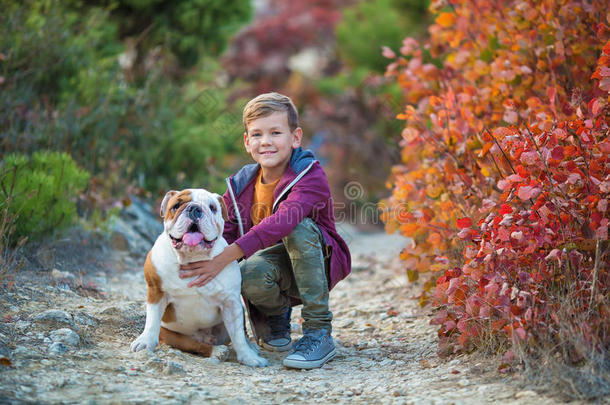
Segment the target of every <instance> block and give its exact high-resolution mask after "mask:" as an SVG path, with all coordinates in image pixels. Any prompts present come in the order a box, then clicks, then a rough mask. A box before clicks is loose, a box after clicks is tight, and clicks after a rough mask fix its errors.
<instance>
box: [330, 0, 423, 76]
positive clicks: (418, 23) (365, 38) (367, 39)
mask: <svg viewBox="0 0 610 405" xmlns="http://www.w3.org/2000/svg"><path fill="white" fill-rule="evenodd" d="M428 3H429V2H428V0H372V1H362V2H359V3H357V4H355V5H353V6H351V7H347V8H346V9H345V10H343V20H342V21H341V23H339V24H338V25H337V28H336V29H335V33H336V35H337V46H338V49H339V52H340V55H341V58H342V59H343V60H345V61H347V62H348V63H349V64H350V65H351V66H352V67H366V68H367V69H370V70H372V71H375V72H378V73H383V72H385V69H386V66H387V65H388V59H387V58H385V57H384V56H382V54H381V47H382V46H387V47H389V48H391V49H393V50H394V51H398V49H400V46H401V43H402V40H403V38H404V37H405V35H414V34H418V33H421V32H423V31H424V27H425V26H426V24H427V22H428V18H427V13H426V8H427V5H428Z"/></svg>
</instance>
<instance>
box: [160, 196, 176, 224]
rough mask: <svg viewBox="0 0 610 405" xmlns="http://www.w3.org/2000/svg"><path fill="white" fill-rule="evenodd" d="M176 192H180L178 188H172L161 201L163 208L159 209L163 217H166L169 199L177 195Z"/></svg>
mask: <svg viewBox="0 0 610 405" xmlns="http://www.w3.org/2000/svg"><path fill="white" fill-rule="evenodd" d="M176 194H178V192H177V191H176V190H170V191H168V192H167V194H165V197H163V201H161V208H160V209H159V215H161V218H164V217H165V210H166V209H167V203H168V202H169V199H170V198H172V197H173V196H175V195H176Z"/></svg>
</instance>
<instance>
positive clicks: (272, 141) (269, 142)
mask: <svg viewBox="0 0 610 405" xmlns="http://www.w3.org/2000/svg"><path fill="white" fill-rule="evenodd" d="M302 136H303V131H302V130H301V128H299V127H297V128H296V129H295V130H294V131H291V130H290V126H289V124H288V114H287V113H286V112H285V111H276V112H274V113H272V114H270V115H267V116H265V117H261V118H257V119H255V120H252V121H251V122H249V123H248V131H247V132H246V133H244V145H245V146H246V151H248V153H249V154H250V155H251V156H252V158H253V159H254V161H255V162H257V163H258V164H260V165H261V168H262V171H263V183H270V182H273V181H275V180H277V179H279V178H280V177H282V174H283V173H284V170H286V167H287V166H288V162H290V157H291V156H292V150H293V149H296V148H298V147H299V146H301V138H302Z"/></svg>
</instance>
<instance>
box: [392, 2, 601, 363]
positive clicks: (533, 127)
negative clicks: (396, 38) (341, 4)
mask: <svg viewBox="0 0 610 405" xmlns="http://www.w3.org/2000/svg"><path fill="white" fill-rule="evenodd" d="M445 5H447V6H446V7H445ZM442 7H445V8H442ZM431 9H432V10H433V11H436V12H437V13H438V17H437V19H436V24H434V25H432V26H431V27H430V34H431V37H430V40H429V42H427V43H425V44H419V43H417V42H416V41H414V40H412V39H409V38H407V39H405V41H404V46H403V48H402V49H401V53H402V55H403V56H401V57H398V58H396V59H395V60H394V62H393V63H392V64H391V65H390V66H389V67H388V71H387V74H388V75H391V76H394V77H395V78H396V80H397V81H398V83H399V84H400V85H401V86H402V87H403V89H404V91H405V97H406V99H407V103H408V104H407V105H406V108H405V112H404V113H403V114H400V115H399V116H398V118H399V119H403V120H405V121H406V127H405V129H404V131H403V141H402V143H401V146H402V147H403V165H401V166H397V167H395V168H394V170H393V174H392V178H391V179H390V181H391V183H392V185H393V186H394V189H393V194H392V196H391V197H390V198H389V199H387V200H386V201H383V202H382V203H381V207H382V208H383V209H384V211H385V212H384V215H383V218H384V220H385V221H386V228H387V229H388V230H389V231H392V230H395V229H399V230H400V231H401V232H402V233H403V234H405V235H407V236H411V237H412V238H413V240H414V242H413V244H412V245H410V246H408V247H407V248H405V250H404V251H403V253H402V258H403V259H404V260H405V265H406V266H407V271H408V272H409V276H410V277H409V278H410V279H413V278H416V277H417V274H418V273H419V272H426V271H430V270H432V271H443V272H444V273H443V275H442V276H440V277H438V279H437V280H436V283H434V284H432V283H431V284H428V287H429V290H430V289H431V288H432V287H434V292H433V299H434V301H435V303H436V304H438V305H440V306H442V308H441V310H440V311H439V312H438V313H437V314H436V316H435V318H434V320H433V323H434V324H437V325H439V336H440V338H441V345H449V346H450V347H451V348H452V350H453V349H455V350H459V349H463V348H465V347H467V346H469V344H470V343H471V342H472V341H473V339H475V340H476V339H477V337H479V336H481V334H488V333H492V334H493V335H495V336H498V337H502V336H506V337H508V338H511V339H514V340H515V341H530V339H535V338H536V337H538V336H540V334H541V333H544V334H545V336H546V334H548V333H551V335H552V333H553V331H557V330H559V329H560V328H561V325H558V323H560V322H564V321H565V319H560V317H558V316H557V314H558V313H559V312H560V311H561V308H560V307H559V306H560V305H561V304H562V303H565V302H564V301H561V300H560V299H559V297H560V296H562V297H565V291H566V289H568V290H569V291H571V294H570V296H569V297H570V298H569V299H570V305H571V307H572V310H573V311H575V312H576V314H575V315H576V316H574V317H573V319H574V320H575V322H576V320H578V322H579V324H578V325H576V327H577V329H578V330H579V331H580V332H581V333H582V337H583V339H584V340H585V342H586V343H588V344H589V346H590V347H592V348H597V349H602V348H603V347H604V346H605V347H606V348H607V347H608V344H609V341H608V336H609V334H610V333H609V332H610V329H609V325H608V322H609V321H608V319H609V315H610V309H609V308H608V302H607V296H608V292H609V283H610V279H609V275H608V262H607V247H608V243H607V240H608V197H609V192H610V173H609V170H608V169H609V168H610V160H609V156H610V141H609V140H608V131H609V123H610V120H609V117H610V107H609V105H610V103H609V102H610V97H609V92H610V43H609V42H606V41H607V40H608V33H609V29H608V26H607V25H606V23H607V21H603V20H606V19H607V14H606V13H607V5H606V4H605V2H602V1H593V2H591V3H588V4H584V3H583V4H581V3H573V2H569V1H565V0H545V1H540V2H527V1H498V2H493V3H488V2H478V1H459V0H451V1H449V2H448V3H447V2H444V1H433V2H432V5H431ZM602 18H603V20H602ZM604 44H605V46H604ZM600 54H601V57H599V56H600ZM598 57H599V59H598ZM596 60H597V66H596V65H595V61H596ZM427 298H428V297H427V294H426V293H425V292H424V294H423V295H422V302H426V300H427ZM443 351H444V352H447V351H446V350H443Z"/></svg>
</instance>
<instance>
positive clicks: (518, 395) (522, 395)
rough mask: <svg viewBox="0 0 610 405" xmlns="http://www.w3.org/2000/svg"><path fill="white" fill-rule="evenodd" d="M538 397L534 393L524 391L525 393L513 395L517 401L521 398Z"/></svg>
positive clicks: (520, 392)
mask: <svg viewBox="0 0 610 405" xmlns="http://www.w3.org/2000/svg"><path fill="white" fill-rule="evenodd" d="M536 395H538V394H537V393H536V391H531V390H525V391H519V392H517V393H516V394H515V398H517V399H519V398H523V397H530V396H536Z"/></svg>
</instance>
